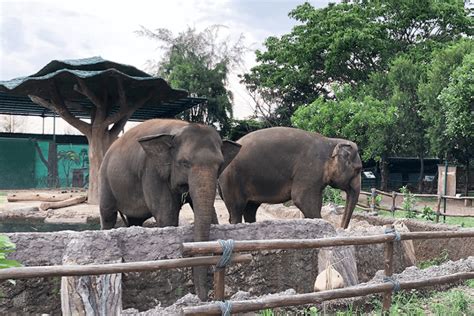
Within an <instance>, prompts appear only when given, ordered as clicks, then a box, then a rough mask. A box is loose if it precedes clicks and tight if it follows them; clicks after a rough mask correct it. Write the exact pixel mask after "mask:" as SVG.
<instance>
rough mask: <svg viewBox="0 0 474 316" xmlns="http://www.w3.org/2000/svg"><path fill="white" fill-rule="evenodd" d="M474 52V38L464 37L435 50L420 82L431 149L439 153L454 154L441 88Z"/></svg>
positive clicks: (441, 154) (438, 154)
mask: <svg viewBox="0 0 474 316" xmlns="http://www.w3.org/2000/svg"><path fill="white" fill-rule="evenodd" d="M472 52H474V41H473V40H472V39H462V40H459V41H455V42H453V43H451V45H447V46H445V47H443V48H441V49H438V50H436V51H434V52H433V53H432V56H431V58H430V60H431V62H430V64H429V66H428V67H427V74H426V78H425V80H424V81H423V82H421V83H420V85H419V88H418V94H419V97H420V101H421V102H422V103H423V108H424V111H423V113H422V115H423V120H424V121H425V123H426V126H427V129H426V134H427V138H428V140H429V143H430V147H431V151H432V152H433V153H434V154H435V155H437V156H438V157H447V156H448V157H449V156H453V155H454V153H453V152H452V151H451V148H454V147H453V146H452V143H450V140H449V138H448V136H447V134H445V128H446V115H444V113H445V111H444V110H443V105H442V104H441V101H440V99H439V95H440V93H441V91H442V90H443V89H444V88H445V87H447V86H448V84H449V82H450V78H451V74H452V73H453V71H454V70H455V69H457V68H458V67H459V66H460V65H461V63H462V62H463V59H464V57H465V56H466V55H468V54H470V53H472Z"/></svg>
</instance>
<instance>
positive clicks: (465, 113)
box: [438, 52, 474, 162]
mask: <svg viewBox="0 0 474 316" xmlns="http://www.w3.org/2000/svg"><path fill="white" fill-rule="evenodd" d="M473 96H474V52H473V53H470V54H468V55H466V56H465V57H464V59H463V61H462V64H461V65H460V66H459V67H458V68H456V69H455V70H454V71H453V73H452V74H451V78H450V81H449V84H448V86H447V87H446V88H444V89H443V90H442V91H441V93H440V94H439V96H438V99H439V101H440V104H441V106H442V109H443V110H444V114H445V116H446V129H445V131H444V134H445V136H446V138H447V139H448V140H449V144H450V147H451V148H452V152H453V154H454V155H455V156H456V157H457V158H458V159H460V160H461V161H462V162H469V160H470V159H472V157H473V156H474V146H473V144H474V98H473Z"/></svg>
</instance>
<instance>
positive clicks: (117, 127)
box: [109, 116, 130, 140]
mask: <svg viewBox="0 0 474 316" xmlns="http://www.w3.org/2000/svg"><path fill="white" fill-rule="evenodd" d="M129 118H130V116H125V117H122V118H121V119H120V120H119V121H118V122H117V123H115V124H114V126H112V128H111V129H110V131H109V135H110V137H111V138H112V139H114V140H115V139H116V138H117V137H118V135H119V134H120V131H121V130H122V129H123V127H124V126H125V124H126V123H127V121H128V119H129Z"/></svg>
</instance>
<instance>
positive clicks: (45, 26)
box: [0, 0, 334, 118]
mask: <svg viewBox="0 0 474 316" xmlns="http://www.w3.org/2000/svg"><path fill="white" fill-rule="evenodd" d="M309 2H310V3H311V4H312V5H313V6H315V7H322V6H326V5H327V4H328V2H329V1H328V0H313V1H309ZM332 2H334V1H332ZM301 3H303V1H297V0H272V1H271V0H155V1H140V0H135V1H130V0H128V1H118V0H116V1H105V0H103V1H100V0H96V1H90V0H82V1H78V0H72V1H71V0H61V1H57V0H42V1H21V0H14V1H5V0H0V40H1V44H0V57H1V60H0V80H9V79H12V78H15V77H21V76H27V75H30V74H33V73H35V72H36V71H38V70H39V69H41V68H42V67H43V66H44V65H46V64H47V63H48V62H49V61H51V60H53V59H60V60H61V59H76V58H85V57H91V56H101V57H103V58H105V59H108V60H112V61H115V62H119V63H124V64H130V65H133V66H135V67H138V68H140V69H142V70H145V71H146V70H147V69H146V62H147V61H148V60H158V59H159V58H160V56H161V51H160V50H159V49H158V48H157V47H158V44H157V43H156V42H153V41H152V40H150V39H147V38H143V37H139V36H138V35H136V34H135V31H136V30H138V29H140V26H144V27H146V28H149V29H152V30H153V29H156V28H163V27H164V28H168V29H170V30H171V31H172V32H173V33H174V34H175V35H176V34H178V33H179V32H181V31H183V30H185V29H186V28H187V27H188V26H191V27H195V28H196V29H197V30H203V29H204V28H206V27H208V26H210V25H213V24H222V25H225V26H227V29H226V30H224V32H227V34H223V35H227V36H230V37H231V38H234V39H236V38H238V36H239V35H240V34H243V35H244V37H245V43H246V45H247V46H248V47H250V48H251V50H252V52H249V53H248V54H247V55H246V56H245V65H244V66H243V68H242V69H236V70H235V71H234V73H233V76H232V78H231V83H230V88H231V89H232V90H233V92H234V116H235V117H237V118H243V117H246V116H248V115H250V114H251V113H252V108H251V102H250V101H249V100H248V98H247V97H246V92H245V89H244V88H243V87H241V86H240V85H239V84H238V80H237V79H236V76H237V75H238V74H239V73H242V72H245V71H246V70H248V69H250V68H251V67H252V66H253V65H254V64H255V55H254V53H253V51H254V50H255V49H257V48H262V42H263V41H264V40H265V38H267V37H268V36H272V35H282V34H284V33H288V32H290V31H291V28H292V27H293V25H295V21H294V20H291V19H290V18H289V17H288V12H289V11H290V10H291V9H293V8H295V7H296V6H297V5H298V4H301Z"/></svg>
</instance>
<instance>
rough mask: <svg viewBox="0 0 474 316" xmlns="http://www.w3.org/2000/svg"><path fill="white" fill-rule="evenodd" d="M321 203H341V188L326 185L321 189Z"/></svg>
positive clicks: (342, 201)
mask: <svg viewBox="0 0 474 316" xmlns="http://www.w3.org/2000/svg"><path fill="white" fill-rule="evenodd" d="M323 203H324V204H326V203H333V204H336V205H341V204H343V203H344V200H343V199H342V196H341V190H339V189H335V188H332V187H330V186H327V187H325V188H324V191H323Z"/></svg>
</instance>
